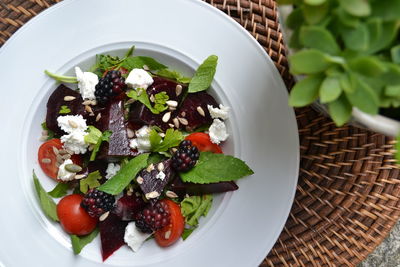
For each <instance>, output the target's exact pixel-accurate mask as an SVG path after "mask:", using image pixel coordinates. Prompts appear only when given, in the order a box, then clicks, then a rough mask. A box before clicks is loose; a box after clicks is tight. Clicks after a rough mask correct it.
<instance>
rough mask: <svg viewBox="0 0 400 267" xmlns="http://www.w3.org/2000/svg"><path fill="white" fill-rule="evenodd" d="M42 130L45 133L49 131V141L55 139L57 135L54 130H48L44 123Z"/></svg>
mask: <svg viewBox="0 0 400 267" xmlns="http://www.w3.org/2000/svg"><path fill="white" fill-rule="evenodd" d="M42 129H43V130H44V131H47V140H50V139H53V138H54V137H55V135H56V134H55V133H54V132H53V131H52V130H50V129H49V128H47V124H46V122H43V123H42Z"/></svg>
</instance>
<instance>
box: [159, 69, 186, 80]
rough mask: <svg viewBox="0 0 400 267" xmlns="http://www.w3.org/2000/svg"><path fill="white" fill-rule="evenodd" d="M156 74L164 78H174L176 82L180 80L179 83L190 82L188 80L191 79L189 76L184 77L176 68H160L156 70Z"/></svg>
mask: <svg viewBox="0 0 400 267" xmlns="http://www.w3.org/2000/svg"><path fill="white" fill-rule="evenodd" d="M157 75H158V76H161V77H164V78H169V79H173V80H176V81H177V82H180V83H190V81H191V79H192V78H189V77H184V76H183V75H182V74H180V73H179V72H177V71H176V70H169V69H162V70H160V71H158V72H157Z"/></svg>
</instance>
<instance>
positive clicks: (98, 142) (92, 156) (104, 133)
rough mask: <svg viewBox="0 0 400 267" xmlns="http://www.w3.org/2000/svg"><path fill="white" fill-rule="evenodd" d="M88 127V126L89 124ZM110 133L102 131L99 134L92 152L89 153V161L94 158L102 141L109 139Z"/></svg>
mask: <svg viewBox="0 0 400 267" xmlns="http://www.w3.org/2000/svg"><path fill="white" fill-rule="evenodd" d="M89 127H90V126H89ZM93 128H94V127H93ZM111 135H112V131H109V130H107V131H104V132H103V133H102V135H101V137H100V138H99V139H98V140H97V143H96V144H95V145H94V147H93V150H92V154H90V159H89V160H90V161H93V160H95V159H96V155H97V152H99V150H100V146H101V144H102V143H103V142H108V141H109V140H110V136H111Z"/></svg>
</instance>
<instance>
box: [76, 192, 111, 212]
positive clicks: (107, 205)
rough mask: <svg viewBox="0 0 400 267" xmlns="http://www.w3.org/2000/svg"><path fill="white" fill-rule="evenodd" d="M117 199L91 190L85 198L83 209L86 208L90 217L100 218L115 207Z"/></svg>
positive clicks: (82, 203)
mask: <svg viewBox="0 0 400 267" xmlns="http://www.w3.org/2000/svg"><path fill="white" fill-rule="evenodd" d="M114 203H115V197H114V196H113V195H110V194H107V193H105V192H102V191H99V190H97V189H90V190H89V191H88V192H87V193H86V195H85V196H84V197H83V200H82V202H81V207H82V208H84V209H85V210H86V211H87V212H88V213H89V215H90V216H92V217H100V216H101V215H102V214H103V213H106V212H107V211H109V210H111V209H112V208H113V207H114Z"/></svg>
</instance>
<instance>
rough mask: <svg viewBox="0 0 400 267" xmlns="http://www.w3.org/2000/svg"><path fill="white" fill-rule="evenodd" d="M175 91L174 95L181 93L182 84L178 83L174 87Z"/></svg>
mask: <svg viewBox="0 0 400 267" xmlns="http://www.w3.org/2000/svg"><path fill="white" fill-rule="evenodd" d="M175 93H176V96H179V95H180V94H181V93H182V85H180V84H178V85H177V86H176V87H175Z"/></svg>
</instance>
